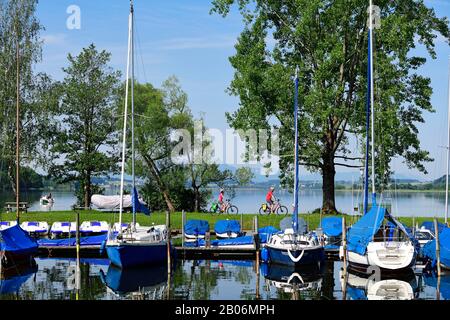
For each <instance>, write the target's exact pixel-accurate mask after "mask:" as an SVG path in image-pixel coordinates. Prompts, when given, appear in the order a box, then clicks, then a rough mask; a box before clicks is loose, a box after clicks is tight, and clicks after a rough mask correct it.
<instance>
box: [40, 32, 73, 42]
mask: <svg viewBox="0 0 450 320" xmlns="http://www.w3.org/2000/svg"><path fill="white" fill-rule="evenodd" d="M66 37H67V35H66V34H64V33H57V34H46V35H44V36H42V40H43V41H44V43H45V44H46V45H62V44H65V41H66Z"/></svg>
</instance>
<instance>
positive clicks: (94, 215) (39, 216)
mask: <svg viewBox="0 0 450 320" xmlns="http://www.w3.org/2000/svg"><path fill="white" fill-rule="evenodd" d="M79 212H80V221H81V222H83V221H107V222H108V223H110V224H112V223H114V222H118V220H119V216H118V214H117V213H116V214H114V213H106V212H98V211H79ZM255 216H258V225H259V227H260V228H261V227H265V226H269V225H270V226H274V227H279V224H280V221H281V220H282V219H283V218H284V217H281V216H276V215H270V216H260V215H256V214H244V215H242V219H243V226H242V229H243V230H252V229H253V221H254V217H255ZM300 217H301V218H303V219H305V221H306V223H307V224H308V226H309V228H310V229H315V228H317V227H318V226H319V224H320V214H301V215H300ZM346 217H347V218H346V221H347V224H348V225H351V224H353V223H354V222H356V221H357V219H358V217H357V216H346ZM15 219H16V214H15V213H2V214H0V220H1V221H9V220H11V221H12V220H15ZM131 219H132V217H131V214H130V213H126V214H124V215H123V221H124V222H130V221H131ZM193 219H199V220H207V221H208V222H209V224H210V228H211V230H213V229H214V224H215V222H216V221H218V220H224V219H233V220H240V219H241V215H227V214H223V215H217V216H212V215H211V214H209V213H186V220H193ZM75 220H76V213H75V212H74V211H51V212H29V213H21V215H20V221H22V222H23V221H46V222H48V224H49V225H50V226H51V225H52V224H53V222H55V221H75ZM399 220H400V221H401V222H402V223H404V224H405V225H407V226H409V227H411V226H412V221H413V218H412V217H407V218H406V217H405V218H399ZM425 220H432V218H425V217H417V218H415V222H416V223H418V224H419V225H420V224H421V223H422V222H423V221H425ZM439 220H440V221H441V222H444V219H439ZM137 222H138V223H139V224H140V225H142V226H151V225H152V224H165V223H166V214H165V213H162V212H155V213H152V214H151V216H145V215H143V214H138V215H137ZM170 223H171V228H172V229H181V225H182V214H181V212H175V213H173V214H171V215H170Z"/></svg>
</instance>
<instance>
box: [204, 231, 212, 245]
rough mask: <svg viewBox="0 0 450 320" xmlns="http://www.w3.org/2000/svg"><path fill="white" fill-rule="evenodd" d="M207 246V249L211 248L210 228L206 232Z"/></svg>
mask: <svg viewBox="0 0 450 320" xmlns="http://www.w3.org/2000/svg"><path fill="white" fill-rule="evenodd" d="M205 247H206V248H207V249H209V248H211V231H210V230H209V229H208V231H206V234H205Z"/></svg>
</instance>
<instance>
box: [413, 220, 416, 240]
mask: <svg viewBox="0 0 450 320" xmlns="http://www.w3.org/2000/svg"><path fill="white" fill-rule="evenodd" d="M412 231H413V237H414V238H415V237H416V217H415V216H413V221H412Z"/></svg>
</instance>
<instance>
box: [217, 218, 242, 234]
mask: <svg viewBox="0 0 450 320" xmlns="http://www.w3.org/2000/svg"><path fill="white" fill-rule="evenodd" d="M214 231H215V232H216V233H229V232H230V233H231V232H234V233H239V232H241V224H240V223H239V221H237V220H219V221H217V222H216V224H215V225H214Z"/></svg>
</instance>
